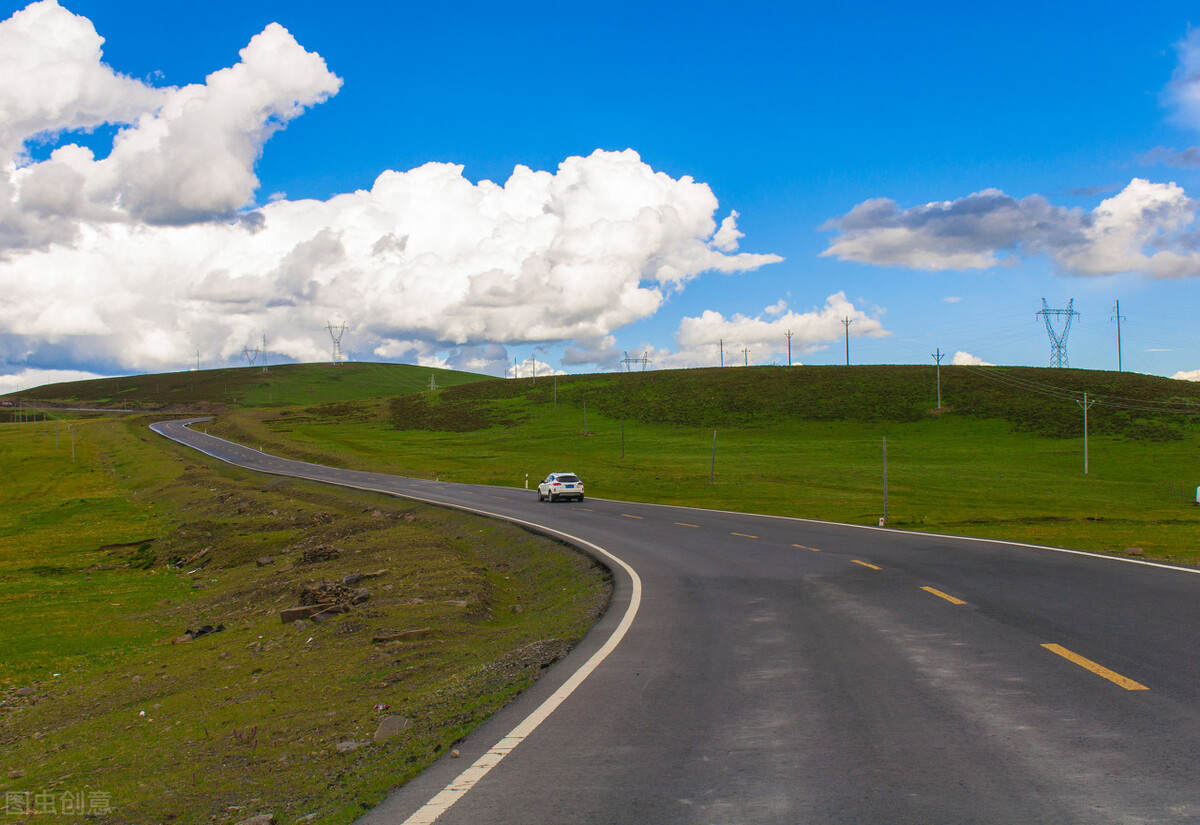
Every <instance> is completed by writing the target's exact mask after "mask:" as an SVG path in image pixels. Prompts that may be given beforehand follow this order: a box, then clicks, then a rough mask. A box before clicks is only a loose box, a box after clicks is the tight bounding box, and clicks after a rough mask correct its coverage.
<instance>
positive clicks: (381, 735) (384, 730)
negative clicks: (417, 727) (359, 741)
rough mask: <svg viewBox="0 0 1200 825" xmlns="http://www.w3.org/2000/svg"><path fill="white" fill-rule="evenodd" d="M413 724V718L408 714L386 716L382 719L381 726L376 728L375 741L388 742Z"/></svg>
mask: <svg viewBox="0 0 1200 825" xmlns="http://www.w3.org/2000/svg"><path fill="white" fill-rule="evenodd" d="M412 725H413V723H412V720H411V719H409V718H408V717H406V716H385V717H383V719H382V720H380V722H379V727H378V728H376V729H375V737H374V738H375V741H376V742H386V741H388V740H389V739H395V738H396V737H397V736H399V735H400V734H402V733H404V731H406V730H408V729H409V728H411V727H412Z"/></svg>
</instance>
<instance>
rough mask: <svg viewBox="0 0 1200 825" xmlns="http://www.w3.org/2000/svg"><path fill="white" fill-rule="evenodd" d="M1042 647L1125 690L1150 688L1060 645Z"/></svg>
mask: <svg viewBox="0 0 1200 825" xmlns="http://www.w3.org/2000/svg"><path fill="white" fill-rule="evenodd" d="M1042 647H1044V648H1046V650H1049V651H1050V652H1051V653H1057V654H1058V655H1059V656H1062V657H1063V658H1064V659H1066V660H1067V661H1068V662H1074V663H1075V664H1077V665H1079V666H1080V667H1081V668H1084V669H1086V670H1090V671H1091V672H1092V673H1095V674H1096V675H1097V676H1103V677H1104V678H1105V679H1107V680H1108V681H1110V682H1112V683H1113V684H1115V685H1120V686H1121V687H1123V688H1125V689H1126V690H1149V689H1150V688H1148V687H1146V686H1145V685H1143V684H1139V683H1138V682H1135V681H1133V680H1132V679H1126V678H1125V677H1124V676H1122V675H1121V674H1119V673H1114V672H1113V671H1111V670H1109V669H1108V668H1106V667H1103V666H1102V665H1098V664H1096V663H1095V662H1093V661H1092V660H1091V659H1085V658H1084V657H1082V656H1080V655H1079V654H1078V653H1072V652H1071V651H1069V650H1067V649H1066V648H1065V647H1063V646H1062V645H1042Z"/></svg>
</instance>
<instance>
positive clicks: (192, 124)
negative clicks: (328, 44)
mask: <svg viewBox="0 0 1200 825" xmlns="http://www.w3.org/2000/svg"><path fill="white" fill-rule="evenodd" d="M58 38H64V39H65V40H66V46H67V47H68V49H67V50H64V47H63V45H62V44H61V43H60V42H59V41H58ZM7 40H16V41H17V42H20V43H22V44H23V45H24V48H22V49H19V50H17V53H16V54H15V55H13V54H6V55H5V57H4V58H3V61H4V62H3V65H0V113H3V112H5V111H10V110H11V111H14V112H16V113H17V114H18V116H19V117H18V120H17V121H16V122H15V123H13V124H8V126H7V128H6V129H5V132H4V134H3V138H4V139H5V140H6V141H7V148H8V149H9V151H10V156H11V155H12V150H13V149H14V148H16V147H14V145H13V144H14V143H18V145H19V143H20V141H23V140H25V139H28V138H29V137H31V136H33V135H36V134H38V133H44V132H52V131H61V130H63V129H66V128H79V127H81V126H84V127H87V126H94V125H97V124H99V123H103V122H111V123H128V124H129V125H127V126H125V127H124V128H122V129H121V130H120V131H119V132H118V133H117V135H116V137H115V138H114V140H113V146H112V151H111V152H110V153H109V155H108V156H107V157H105V158H101V159H96V158H95V157H93V155H92V151H91V150H90V149H87V148H84V147H80V146H78V145H75V144H68V145H65V146H61V147H59V148H57V149H55V150H54V152H53V153H52V154H51V156H50V157H49V158H48V159H47V160H44V161H42V162H40V163H30V162H24V163H22V162H20V158H17V163H16V164H15V166H14V168H12V169H11V170H10V172H9V175H8V178H9V179H8V183H7V186H8V189H9V192H10V193H11V195H10V203H9V205H8V207H9V209H10V211H11V213H12V214H14V215H15V216H17V217H19V218H21V219H23V220H22V221H21V224H23V225H24V226H25V227H26V232H25V234H24V236H23V237H22V236H20V235H17V236H15V237H9V238H0V241H6V242H7V245H8V246H9V247H14V248H24V247H31V246H34V247H36V246H45V245H46V244H47V243H49V242H53V241H59V242H65V241H69V240H70V239H72V238H73V237H74V236H75V233H76V232H77V231H78V229H79V225H80V224H81V223H84V222H105V221H116V222H134V223H148V224H186V223H193V222H197V221H206V220H216V219H221V220H228V219H230V218H232V217H233V216H234V215H235V214H236V212H237V210H238V209H239V208H241V207H243V206H245V205H246V204H248V203H249V202H250V201H252V199H253V197H254V193H255V191H256V190H257V188H258V178H257V177H256V176H255V174H254V164H255V162H256V161H257V160H258V158H259V156H260V154H261V152H262V147H263V144H264V143H265V142H266V140H267V139H268V138H269V137H270V136H271V135H272V134H273V133H274V132H276V131H277V130H279V129H280V128H283V126H284V125H285V124H286V123H287V122H288V121H289V120H291V119H292V118H294V117H296V116H297V115H299V114H300V113H302V112H303V111H304V110H305V109H306V108H307V107H309V106H312V105H314V104H316V103H320V102H321V101H323V100H325V99H326V98H328V97H329V96H330V95H332V94H335V93H336V92H337V90H338V88H339V87H340V85H341V80H340V79H339V78H338V77H337V76H335V75H334V74H332V73H331V72H329V70H328V69H327V68H326V67H325V61H324V60H322V59H321V57H320V56H319V55H316V54H313V53H311V52H306V51H305V50H304V49H303V48H301V47H300V45H299V44H298V43H296V41H295V39H294V38H293V37H292V36H291V34H289V33H288V31H287V30H286V29H284V28H283V27H282V26H280V25H278V24H274V23H273V24H271V25H269V26H267V28H266V29H264V30H263V31H262V32H261V33H260V34H258V35H255V36H254V38H253V39H251V41H250V43H249V44H248V45H247V46H246V48H244V49H242V51H241V52H240V55H241V62H239V63H237V64H236V65H234V66H232V67H230V68H227V69H221V70H220V71H217V72H214V73H212V74H210V75H209V76H208V77H207V78H206V80H205V82H204V83H203V84H191V85H188V86H185V87H183V88H171V89H153V88H150V87H148V86H145V85H143V84H141V83H140V82H138V81H134V80H131V79H129V78H125V77H122V76H120V75H117V74H116V73H114V72H113V71H112V70H111V69H109V68H108V67H106V66H104V65H103V64H102V63H101V62H100V58H101V53H100V44H101V43H102V42H103V40H102V39H101V38H100V37H99V36H98V35H97V34H96V33H95V30H94V29H93V28H92V26H91V23H90V22H88V21H87V20H85V19H83V18H80V17H77V16H75V15H73V14H71V13H70V12H68V11H66V10H65V9H62V8H61V7H59V6H58V5H57V3H55V2H54V0H44V2H42V3H38V4H35V5H34V6H30V7H29V8H28V9H27V10H25V11H23V12H18V13H17V14H16V15H14V16H13V17H12V18H10V19H9V20H7V21H5V22H4V23H0V49H2V48H3V45H4V42H3V41H7ZM48 40H52V41H53V43H48V42H47V41H48ZM74 41H82V42H81V48H80V49H79V50H78V51H76V50H72V49H69V47H70V46H71V45H72V43H73V42H74ZM0 53H3V52H0ZM26 61H28V62H33V63H34V64H35V72H34V74H35V79H36V78H41V82H35V84H34V93H35V94H37V93H40V92H41V91H42V90H43V87H44V88H45V89H52V90H54V94H52V95H50V96H49V97H50V100H51V103H49V104H43V105H42V106H41V107H40V108H36V107H35V106H34V105H33V103H32V102H31V101H29V100H28V98H29V96H30V91H29V90H28V89H27V88H26V84H25V82H24V76H25V73H24V71H23V66H24V62H26ZM135 112H136V113H137V114H136V116H134V113H135ZM22 114H24V117H20V115H22ZM0 145H3V144H0ZM0 252H3V248H2V247H0Z"/></svg>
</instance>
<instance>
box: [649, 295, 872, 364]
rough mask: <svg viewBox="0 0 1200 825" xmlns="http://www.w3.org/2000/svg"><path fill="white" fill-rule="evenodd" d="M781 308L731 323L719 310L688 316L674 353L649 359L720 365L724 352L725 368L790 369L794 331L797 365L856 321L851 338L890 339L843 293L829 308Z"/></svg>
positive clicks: (738, 317) (651, 351)
mask: <svg viewBox="0 0 1200 825" xmlns="http://www.w3.org/2000/svg"><path fill="white" fill-rule="evenodd" d="M781 305H783V306H784V307H786V304H784V302H782V301H780V302H779V303H778V304H775V305H773V306H769V307H766V308H764V309H763V312H762V314H760V315H756V316H747V315H742V314H735V315H733V316H732V317H729V318H726V317H725V316H724V315H723V314H721V313H720V312H717V311H715V310H705V311H704V312H703V313H701V314H700V315H699V316H697V317H685V318H684V319H683V320H682V321H681V322H680V324H679V329H678V330H677V331H676V333H675V341H676V344H677V348H676V350H675V351H673V352H672V351H667V350H661V349H655V348H654V347H646V348H645V350H646V354H647V355H648V356H649V357H650V359H651V360H652V361H653V362H654V365H655V366H656V367H704V366H715V365H717V364H718V363H719V362H720V359H721V351H722V349H723V351H724V359H725V364H726V365H733V364H745V363H747V362H749V363H750V364H752V365H753V364H770V363H785V364H786V363H787V351H788V338H787V334H788V333H789V332H790V333H791V334H792V338H791V346H792V363H793V364H798V363H799V360H798V358H799V356H801V355H803V354H805V353H814V352H819V351H821V350H824V349H826V348H827V347H828V346H829V345H830V344H832V343H836V342H840V341H842V340H844V337H845V335H846V327H845V325H844V324H843V321H845V320H846V319H849V320H850V322H851V323H850V337H852V338H861V337H870V338H882V337H886V336H889V335H891V333H890V332H888V331H887V330H886V329H884V326H883V322H882V321H880V320H879V319H878V318H874V317H871V316H870V315H869V314H868V313H867V312H865V311H864V310H861V309H858V308H856V307H855V306H854V304H853V303H852V302H851V301H849V300H847V298H846V295H845V293H842V292H837V293H835V294H833V295H830V296H829V297H828V298H826V299H825V305H824V306H822V307H813V309H812V310H810V311H808V312H796V311H795V310H791V309H781ZM764 316H765V317H764ZM747 349H748V350H750V352H749V353H744V352H743V350H747Z"/></svg>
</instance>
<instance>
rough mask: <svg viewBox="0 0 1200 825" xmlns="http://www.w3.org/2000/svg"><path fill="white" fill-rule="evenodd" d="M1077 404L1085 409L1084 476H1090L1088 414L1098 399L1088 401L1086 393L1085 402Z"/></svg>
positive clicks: (1084, 395)
mask: <svg viewBox="0 0 1200 825" xmlns="http://www.w3.org/2000/svg"><path fill="white" fill-rule="evenodd" d="M1075 403H1076V404H1078V405H1079V406H1080V407H1082V408H1083V474H1084V475H1087V474H1088V443H1087V438H1088V420H1087V419H1088V415H1087V414H1088V408H1090V407H1091V406H1092V405H1093V404H1095V403H1096V399H1095V398H1093V399H1092V400H1091V401H1088V397H1087V393H1086V392H1085V393H1084V394H1083V400H1082V401H1076V402H1075Z"/></svg>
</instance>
